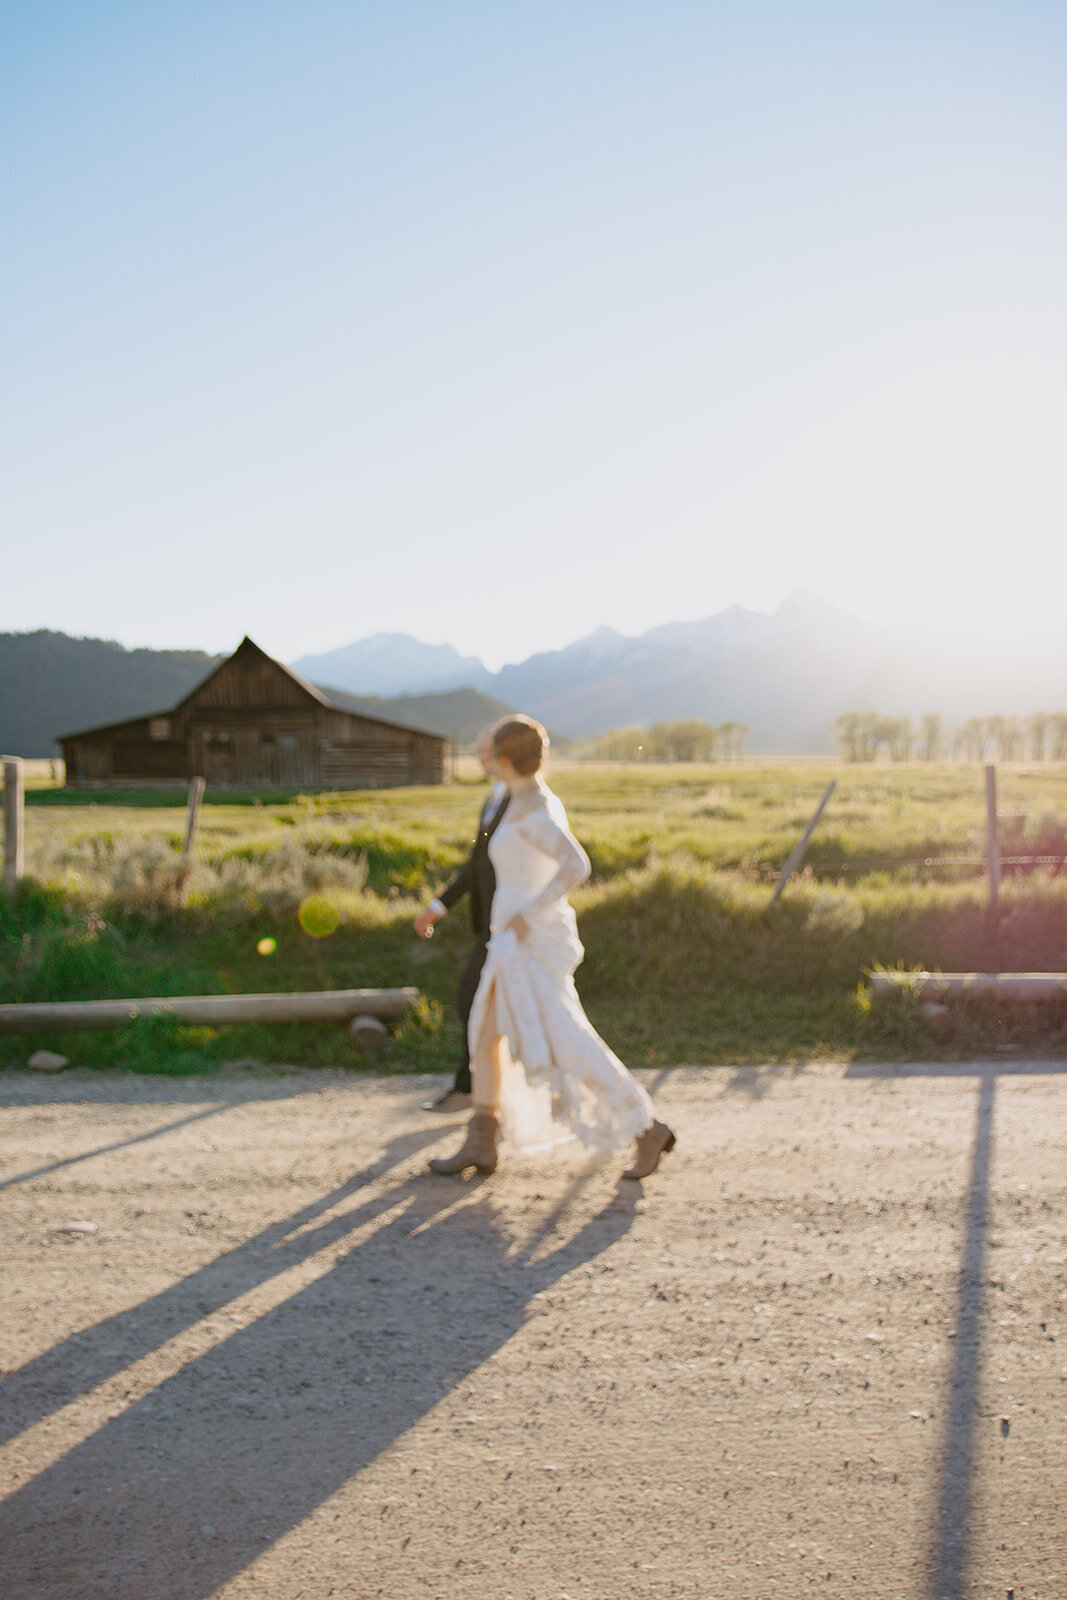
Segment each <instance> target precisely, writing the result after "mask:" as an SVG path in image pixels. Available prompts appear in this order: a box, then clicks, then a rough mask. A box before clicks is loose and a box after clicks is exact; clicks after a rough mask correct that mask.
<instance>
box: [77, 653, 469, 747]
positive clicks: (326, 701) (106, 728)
mask: <svg viewBox="0 0 1067 1600" xmlns="http://www.w3.org/2000/svg"><path fill="white" fill-rule="evenodd" d="M242 650H244V651H249V650H253V651H255V653H256V654H257V655H260V656H262V657H263V659H264V660H265V661H269V662H271V664H272V665H273V666H275V667H277V668H278V670H279V672H284V673H285V675H286V677H287V678H291V679H292V681H293V683H295V684H296V685H297V687H298V688H299V689H301V690H302V691H303V693H304V694H306V695H307V697H308V699H309V700H313V701H315V702H316V703H317V704H318V705H320V706H327V707H328V708H329V709H330V710H331V711H341V712H344V714H345V715H346V716H349V717H358V718H359V719H360V720H361V721H362V722H375V723H377V724H378V726H379V727H382V728H401V729H403V731H404V732H405V733H417V734H419V735H421V737H422V738H424V739H437V740H439V741H440V742H441V743H442V744H444V743H446V742H447V740H446V738H445V735H444V734H442V733H433V732H431V731H430V729H428V728H413V727H412V726H411V725H410V723H407V722H392V721H390V720H389V718H388V717H376V716H374V715H373V713H371V712H369V711H363V710H361V709H357V707H355V706H353V705H345V703H344V701H345V699H347V698H348V697H347V695H344V691H343V690H335V691H330V690H327V689H320V688H319V687H318V685H317V684H314V683H310V682H309V681H308V679H307V678H305V677H302V676H301V674H300V673H299V672H296V671H295V670H294V669H293V668H292V667H289V666H286V664H285V662H284V661H279V660H278V659H277V657H275V656H269V655H268V654H267V652H266V651H265V650H263V649H261V648H260V646H259V645H258V644H257V643H256V641H255V640H254V639H251V638H249V636H248V634H247V633H246V634H245V636H244V638H243V639H242V640H241V642H240V644H239V645H238V646H237V649H236V650H234V651H233V653H232V654H231V655H228V656H224V657H223V659H222V660H221V661H220V662H219V663H218V665H217V666H214V667H212V669H211V671H210V672H209V673H208V674H207V676H206V677H205V678H201V679H200V681H199V683H195V684H194V685H193V687H192V688H191V689H190V690H189V692H188V694H185V695H183V696H182V698H181V699H180V700H179V701H178V703H177V705H173V706H168V707H167V708H166V709H165V710H163V711H140V712H136V713H135V714H134V715H133V716H132V717H120V718H119V719H118V721H117V722H103V723H100V724H99V725H98V726H97V727H95V728H79V729H78V730H77V731H76V732H74V733H62V734H60V735H59V736H58V737H59V739H60V741H62V740H64V739H87V738H90V737H91V736H92V735H93V734H97V733H111V732H112V731H113V730H114V729H116V728H123V727H126V726H128V724H129V723H131V722H143V721H144V720H145V718H146V717H170V716H173V715H174V714H175V712H177V711H180V710H181V709H182V707H183V706H185V705H187V704H188V702H189V701H190V700H191V699H192V698H193V696H194V695H197V694H199V693H200V691H201V690H202V689H203V687H204V685H205V684H208V683H210V682H211V680H212V678H214V677H216V676H217V675H218V674H219V673H220V672H221V671H222V669H223V668H224V667H226V666H228V665H229V663H230V662H231V661H232V660H233V658H234V656H236V655H239V654H240V653H241V651H242Z"/></svg>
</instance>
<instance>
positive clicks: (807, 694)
mask: <svg viewBox="0 0 1067 1600" xmlns="http://www.w3.org/2000/svg"><path fill="white" fill-rule="evenodd" d="M294 665H295V666H296V667H297V668H298V670H299V671H301V672H303V673H304V674H305V675H306V676H309V677H312V678H314V679H315V680H316V681H318V682H324V683H332V684H336V685H337V686H338V687H340V688H345V689H349V690H351V691H353V692H360V693H364V694H367V693H377V694H396V693H399V692H406V693H415V692H425V691H426V690H429V689H435V690H440V689H443V688H446V687H452V686H454V685H457V684H460V683H465V684H470V685H473V686H475V687H477V688H479V689H481V690H482V691H483V692H485V693H488V694H491V695H492V696H493V697H494V698H495V699H497V700H500V701H503V702H504V703H505V704H507V705H511V706H516V707H521V709H523V710H524V711H528V712H529V713H530V714H531V715H533V716H536V717H539V718H540V719H541V720H542V721H543V722H545V723H547V724H548V726H549V727H550V728H552V729H554V730H556V731H557V732H558V733H561V734H565V735H570V736H582V735H589V734H595V733H599V732H602V731H604V730H605V729H607V728H611V727H619V726H623V725H628V724H648V723H652V722H659V721H668V720H673V719H674V718H677V717H699V718H701V719H702V720H704V721H707V722H712V723H721V722H726V721H730V720H736V721H740V722H745V723H747V724H748V725H749V727H750V728H751V730H752V737H751V741H750V748H751V749H752V750H754V751H765V752H768V753H779V752H780V753H796V754H818V753H822V752H825V751H827V750H829V749H830V748H831V747H832V741H831V737H830V729H831V727H832V726H833V723H834V721H835V720H836V718H837V717H838V716H840V715H841V713H842V712H844V711H851V710H865V709H877V710H881V711H884V712H886V713H887V714H891V715H894V716H909V717H913V718H917V717H921V716H922V715H924V714H925V713H926V712H928V711H937V712H940V714H941V715H942V716H943V717H945V718H946V720H947V721H949V722H950V723H951V722H955V721H960V720H963V719H964V718H966V717H970V716H984V715H987V714H988V715H993V714H1001V715H1007V716H1010V715H1013V714H1019V715H1025V714H1027V713H1029V712H1031V711H1036V710H1053V709H1060V708H1061V707H1063V706H1067V630H1063V629H1045V630H1044V631H1026V630H1021V629H1016V630H1009V629H1004V630H1002V631H1000V632H997V631H996V630H995V629H991V628H990V627H989V625H988V624H977V623H976V624H975V625H973V626H966V625H959V624H954V625H942V624H938V623H935V622H925V623H886V624H874V623H868V622H862V621H860V620H859V619H858V618H857V617H854V616H851V615H850V614H849V613H848V612H845V611H841V610H839V609H837V608H836V607H835V606H831V605H829V604H828V603H827V602H826V601H824V600H821V599H819V598H818V597H817V596H816V595H812V594H807V593H804V592H798V593H796V594H794V595H791V596H790V597H789V599H788V600H786V601H785V602H784V603H783V604H782V605H781V606H780V607H779V608H778V610H777V611H775V612H774V613H771V614H768V613H765V612H760V611H750V610H745V609H743V608H742V607H740V606H731V607H729V608H728V609H726V610H724V611H720V612H717V613H716V614H715V615H713V616H710V617H705V618H703V619H701V620H699V621H696V622H671V623H666V624H664V625H663V626H661V627H657V628H652V629H650V630H649V631H648V632H647V633H644V634H641V635H640V636H638V637H636V638H628V637H626V636H625V635H623V634H620V633H617V632H616V631H615V630H614V629H612V628H606V627H603V628H598V629H597V630H596V631H595V632H594V633H591V634H589V635H588V636H587V637H586V638H584V639H579V640H577V641H576V642H575V643H574V644H572V645H568V646H567V647H566V648H565V649H563V650H553V651H546V652H544V653H542V654H538V655H534V656H531V657H530V658H529V659H528V660H526V661H523V662H519V663H516V664H514V665H509V666H505V667H502V668H501V669H500V671H499V672H490V671H489V670H488V669H487V668H486V667H485V666H484V665H483V664H482V662H480V661H479V660H478V659H477V658H476V657H471V656H462V655H460V653H459V651H457V650H455V649H454V648H453V647H451V646H449V645H420V644H419V641H418V640H416V639H412V638H411V637H410V636H409V635H406V634H377V635H375V636H374V637H373V638H370V639H365V640H362V641H360V642H359V643H356V644H353V645H349V646H347V647H346V648H345V649H343V650H338V651H331V652H328V653H326V654H324V655H318V656H305V657H303V658H302V659H301V660H300V661H297V662H295V663H294Z"/></svg>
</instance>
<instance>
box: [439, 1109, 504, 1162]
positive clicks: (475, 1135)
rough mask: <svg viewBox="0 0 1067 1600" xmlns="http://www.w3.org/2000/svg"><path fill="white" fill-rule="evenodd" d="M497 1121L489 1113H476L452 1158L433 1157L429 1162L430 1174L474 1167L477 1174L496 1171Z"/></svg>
mask: <svg viewBox="0 0 1067 1600" xmlns="http://www.w3.org/2000/svg"><path fill="white" fill-rule="evenodd" d="M496 1133H497V1120H496V1118H495V1117H494V1116H493V1114H492V1112H491V1111H476V1112H475V1113H474V1115H473V1117H472V1118H471V1120H470V1122H469V1123H468V1124H467V1137H466V1138H465V1139H464V1141H463V1144H462V1146H461V1148H460V1149H459V1150H457V1151H456V1153H455V1155H454V1156H435V1157H434V1158H433V1160H432V1161H431V1162H430V1171H431V1172H466V1170H467V1168H468V1167H476V1168H477V1169H478V1171H479V1172H486V1173H489V1172H495V1171H496Z"/></svg>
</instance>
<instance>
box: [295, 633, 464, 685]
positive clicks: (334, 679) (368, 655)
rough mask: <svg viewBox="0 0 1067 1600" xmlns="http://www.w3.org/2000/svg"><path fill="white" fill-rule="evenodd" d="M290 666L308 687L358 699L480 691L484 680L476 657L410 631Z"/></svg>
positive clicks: (381, 635)
mask: <svg viewBox="0 0 1067 1600" xmlns="http://www.w3.org/2000/svg"><path fill="white" fill-rule="evenodd" d="M293 666H294V667H295V668H296V669H297V671H298V672H301V673H303V675H304V677H306V678H310V679H311V681H312V682H313V683H332V684H336V686H337V687H338V688H339V689H347V690H348V691H349V692H350V693H353V694H364V695H367V694H371V695H396V694H425V693H426V692H427V691H430V690H443V689H457V688H464V687H473V688H484V687H485V685H486V683H487V682H488V681H489V673H488V671H487V670H486V668H485V666H484V664H483V663H482V662H481V661H480V660H479V659H478V657H477V656H462V655H460V653H459V651H458V650H457V649H456V648H455V647H454V646H453V645H450V644H423V642H422V640H421V639H416V638H415V637H414V636H413V635H412V634H410V633H374V634H371V636H370V637H369V638H367V639H358V640H356V642H355V643H354V644H348V645H342V646H341V648H340V649H338V650H327V651H325V652H324V653H323V654H322V655H309V656H301V657H300V659H299V661H294V662H293Z"/></svg>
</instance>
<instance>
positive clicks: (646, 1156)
mask: <svg viewBox="0 0 1067 1600" xmlns="http://www.w3.org/2000/svg"><path fill="white" fill-rule="evenodd" d="M676 1143H677V1140H676V1139H675V1137H674V1134H673V1133H672V1132H671V1130H670V1128H668V1126H667V1124H666V1123H665V1122H655V1121H654V1122H653V1123H652V1125H651V1127H648V1128H646V1129H645V1131H644V1133H639V1134H638V1135H637V1153H636V1155H635V1157H634V1164H633V1166H632V1167H627V1169H626V1171H625V1172H624V1173H623V1177H624V1178H647V1177H648V1175H649V1173H651V1172H655V1170H656V1168H657V1167H658V1166H659V1158H660V1156H662V1155H666V1153H667V1151H668V1150H673V1149H674V1146H675V1144H676Z"/></svg>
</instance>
